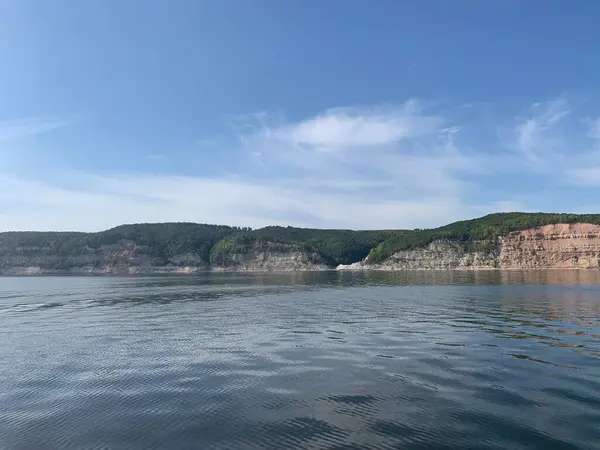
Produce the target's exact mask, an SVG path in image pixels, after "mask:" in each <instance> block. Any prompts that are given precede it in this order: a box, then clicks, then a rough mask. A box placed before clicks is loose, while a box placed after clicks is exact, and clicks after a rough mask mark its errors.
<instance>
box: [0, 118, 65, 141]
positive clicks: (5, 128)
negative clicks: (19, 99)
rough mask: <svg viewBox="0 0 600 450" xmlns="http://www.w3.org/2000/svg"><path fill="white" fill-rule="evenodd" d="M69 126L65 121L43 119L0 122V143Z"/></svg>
mask: <svg viewBox="0 0 600 450" xmlns="http://www.w3.org/2000/svg"><path fill="white" fill-rule="evenodd" d="M69 124H70V122H69V121H67V120H65V119H58V118H44V117H37V118H28V119H16V120H7V121H0V142H2V141H9V140H16V139H23V138H27V137H30V136H35V135H37V134H42V133H47V132H49V131H54V130H56V129H58V128H62V127H66V126H67V125H69Z"/></svg>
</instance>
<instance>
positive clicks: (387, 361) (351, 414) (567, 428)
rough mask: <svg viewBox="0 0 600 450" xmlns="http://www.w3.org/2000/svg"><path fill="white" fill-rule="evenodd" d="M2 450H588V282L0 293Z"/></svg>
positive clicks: (11, 281)
mask: <svg viewBox="0 0 600 450" xmlns="http://www.w3.org/2000/svg"><path fill="white" fill-rule="evenodd" d="M0 448H1V449H6V450H12V449H24V450H25V449H26V450H34V449H45V450H46V449H332V450H333V449H426V448H432V449H442V448H448V449H455V448H473V449H491V448H496V449H526V448H527V449H575V448H578V449H579V448H580V449H592V448H600V272H595V271H590V272H586V271H579V272H577V271H574V272H568V271H549V272H464V273H460V272H457V273H454V272H450V273H448V272H445V273H436V272H412V273H397V274H386V273H375V274H351V273H335V272H331V273H308V274H298V273H292V274H281V275H276V274H271V275H264V274H249V275H244V274H206V275H200V276H187V277H153V278H134V277H132V278H71V277H62V278H50V277H48V278H0Z"/></svg>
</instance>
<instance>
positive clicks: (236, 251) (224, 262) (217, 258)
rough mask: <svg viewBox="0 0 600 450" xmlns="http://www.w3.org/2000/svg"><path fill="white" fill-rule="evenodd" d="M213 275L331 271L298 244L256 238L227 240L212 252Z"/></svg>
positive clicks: (320, 259)
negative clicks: (230, 272)
mask: <svg viewBox="0 0 600 450" xmlns="http://www.w3.org/2000/svg"><path fill="white" fill-rule="evenodd" d="M211 262H212V270H214V271H221V272H222V271H236V272H238V271H239V272H249V271H307V270H329V269H331V267H330V266H328V265H327V264H326V263H325V261H324V259H323V257H322V256H321V255H319V254H318V253H317V252H315V251H313V250H312V249H310V248H308V247H306V246H301V245H298V244H290V243H281V242H271V241H267V240H263V239H254V238H247V237H244V238H237V239H236V238H230V239H225V240H223V241H221V242H219V243H217V245H216V246H215V248H213V251H212V252H211Z"/></svg>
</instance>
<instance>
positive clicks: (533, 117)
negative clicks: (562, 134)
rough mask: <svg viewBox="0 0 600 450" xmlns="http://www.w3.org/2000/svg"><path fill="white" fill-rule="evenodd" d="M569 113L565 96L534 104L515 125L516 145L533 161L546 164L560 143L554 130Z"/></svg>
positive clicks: (537, 163)
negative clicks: (525, 115) (527, 113)
mask: <svg viewBox="0 0 600 450" xmlns="http://www.w3.org/2000/svg"><path fill="white" fill-rule="evenodd" d="M569 114H570V110H569V109H568V108H567V101H566V100H565V99H563V98H560V99H557V100H551V101H547V102H541V103H535V104H533V105H532V106H531V108H530V111H529V115H528V116H527V117H526V118H524V119H521V120H520V121H519V123H518V124H517V125H516V127H515V134H516V147H517V148H518V149H519V150H520V151H521V152H522V153H523V154H524V155H525V157H526V158H527V159H528V160H529V161H530V162H531V163H534V164H536V165H543V164H545V162H546V161H547V160H548V159H550V158H551V157H552V155H553V152H554V151H556V149H557V147H558V146H559V145H560V141H559V140H558V137H557V135H556V134H555V133H554V130H555V129H556V127H557V126H558V125H559V124H560V122H561V121H562V120H563V119H565V118H566V117H567V116H568V115H569Z"/></svg>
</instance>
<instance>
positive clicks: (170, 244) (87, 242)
mask: <svg viewBox="0 0 600 450" xmlns="http://www.w3.org/2000/svg"><path fill="white" fill-rule="evenodd" d="M389 235H390V232H383V231H350V230H318V229H308V228H293V227H277V226H273V227H266V228H261V229H257V230H251V229H250V228H238V227H228V226H222V225H203V224H194V223H158V224H134V225H121V226H118V227H116V228H112V229H110V230H106V231H102V232H99V233H61V232H11V233H0V264H1V259H2V257H3V256H8V255H16V254H18V255H21V256H25V257H27V256H30V257H33V256H40V255H43V256H56V257H59V258H60V262H59V263H57V265H55V266H53V267H49V268H54V269H64V268H68V267H70V266H73V264H74V263H72V262H71V261H72V260H71V259H70V258H73V257H76V256H79V255H82V254H85V253H89V252H90V251H98V250H100V249H101V248H103V247H105V246H112V245H118V244H121V243H123V242H127V241H131V242H134V243H135V244H136V246H137V247H141V248H142V250H141V251H143V253H144V254H146V255H148V256H150V257H153V258H156V259H157V260H158V261H159V262H158V263H159V264H166V263H167V261H168V260H169V258H172V257H174V256H176V255H182V254H186V253H195V254H198V255H199V256H200V258H201V259H202V261H203V263H204V264H207V263H209V262H210V263H212V264H217V265H220V264H224V263H225V262H226V261H229V260H230V257H231V255H233V254H235V253H246V252H248V251H250V250H253V249H255V250H256V249H259V250H260V249H262V250H266V249H268V250H269V251H282V252H285V251H297V250H304V251H307V252H309V253H318V254H319V255H320V256H321V258H322V259H323V260H324V261H326V263H328V264H330V265H337V264H348V263H351V262H354V261H358V260H361V259H363V258H364V257H365V256H367V254H368V253H369V251H370V250H371V249H372V248H373V247H374V246H376V245H377V244H379V243H380V242H382V241H383V240H384V239H385V238H386V237H388V236H389ZM267 244H268V245H267Z"/></svg>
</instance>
